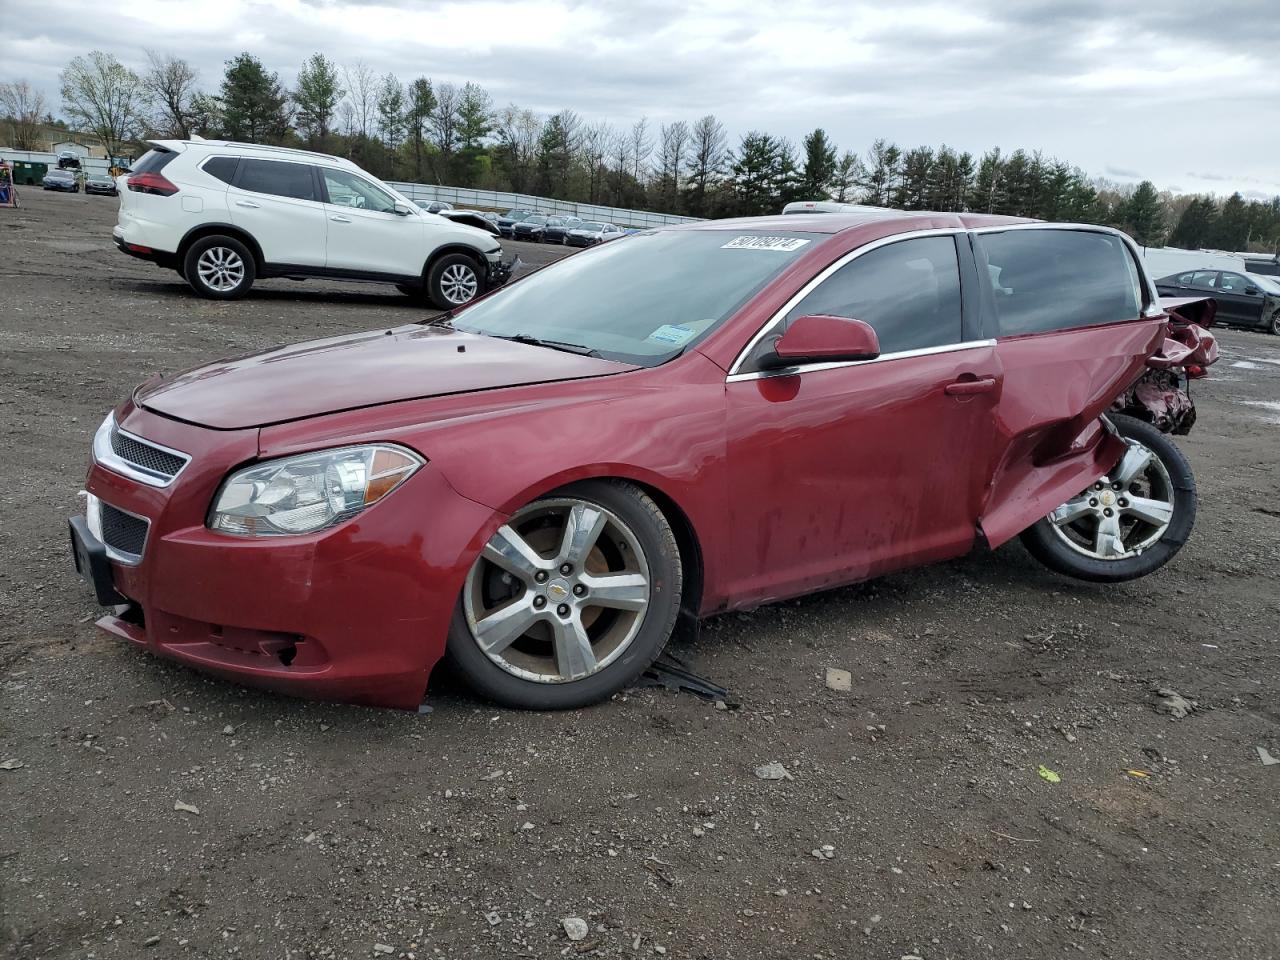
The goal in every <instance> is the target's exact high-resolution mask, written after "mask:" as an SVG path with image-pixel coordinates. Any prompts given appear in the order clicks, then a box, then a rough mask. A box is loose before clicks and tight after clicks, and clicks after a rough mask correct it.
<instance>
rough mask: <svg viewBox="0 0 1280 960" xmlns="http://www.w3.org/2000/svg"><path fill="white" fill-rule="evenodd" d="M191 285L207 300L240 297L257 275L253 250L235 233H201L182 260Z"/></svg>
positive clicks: (185, 275)
mask: <svg viewBox="0 0 1280 960" xmlns="http://www.w3.org/2000/svg"><path fill="white" fill-rule="evenodd" d="M182 275H183V276H184V277H186V278H187V283H189V284H191V289H192V290H194V291H195V292H196V293H198V294H199V295H200V296H202V297H207V298H208V299H210V300H239V299H240V298H241V297H243V296H244V295H245V294H247V293H248V292H249V288H250V287H252V286H253V281H254V278H255V277H256V276H257V268H256V265H255V263H254V259H253V254H252V253H251V252H250V251H249V248H248V247H246V246H245V245H244V244H243V243H241V242H240V241H239V240H237V239H236V238H235V237H227V236H222V235H219V234H215V235H214V236H211V237H201V238H200V239H199V240H197V241H196V242H195V243H193V244H192V245H191V247H190V249H188V250H187V255H186V256H185V257H183V260H182Z"/></svg>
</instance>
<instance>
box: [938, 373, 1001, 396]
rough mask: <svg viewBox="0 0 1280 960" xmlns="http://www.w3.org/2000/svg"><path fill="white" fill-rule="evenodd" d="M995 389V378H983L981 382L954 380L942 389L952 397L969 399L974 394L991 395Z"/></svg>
mask: <svg viewBox="0 0 1280 960" xmlns="http://www.w3.org/2000/svg"><path fill="white" fill-rule="evenodd" d="M995 388H996V378H995V377H983V378H982V379H981V380H956V381H955V382H954V383H948V384H947V385H946V387H945V388H944V389H945V390H946V392H947V393H948V394H950V395H951V396H953V397H971V396H973V395H974V394H976V393H991V392H992V391H993V390H995Z"/></svg>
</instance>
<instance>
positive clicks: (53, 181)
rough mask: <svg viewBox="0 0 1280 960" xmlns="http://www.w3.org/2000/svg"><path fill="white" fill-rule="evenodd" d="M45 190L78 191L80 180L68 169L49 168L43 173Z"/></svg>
mask: <svg viewBox="0 0 1280 960" xmlns="http://www.w3.org/2000/svg"><path fill="white" fill-rule="evenodd" d="M43 185H44V188H45V189H46V190H63V191H66V192H67V193H79V192H80V181H79V180H77V179H76V175H75V174H74V173H72V172H71V171H70V170H50V171H49V172H48V173H46V174H45V175H44V183H43Z"/></svg>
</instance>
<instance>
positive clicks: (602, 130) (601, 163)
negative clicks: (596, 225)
mask: <svg viewBox="0 0 1280 960" xmlns="http://www.w3.org/2000/svg"><path fill="white" fill-rule="evenodd" d="M615 136H616V134H615V133H614V130H613V127H611V126H609V124H608V123H605V122H603V121H602V122H600V123H594V124H592V125H591V126H589V127H585V128H584V129H583V130H582V133H581V134H580V135H579V137H578V144H579V147H578V156H579V158H580V161H581V163H582V165H583V166H584V167H586V170H587V202H588V203H598V202H599V201H600V199H601V198H600V193H601V188H602V187H603V186H604V180H605V175H606V174H607V173H608V167H607V166H606V164H605V157H606V155H607V154H608V152H609V145H610V143H611V142H612V140H613V138H614V137H615Z"/></svg>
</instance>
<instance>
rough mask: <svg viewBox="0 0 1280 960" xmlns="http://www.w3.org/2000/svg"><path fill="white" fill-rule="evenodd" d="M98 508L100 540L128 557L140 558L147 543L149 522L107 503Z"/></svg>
mask: <svg viewBox="0 0 1280 960" xmlns="http://www.w3.org/2000/svg"><path fill="white" fill-rule="evenodd" d="M100 510H101V511H102V512H101V520H102V542H103V543H105V544H106V545H107V546H108V547H110V548H111V549H112V550H114V551H115V552H116V553H120V554H124V555H125V556H126V557H127V558H129V559H136V558H140V557H141V556H142V550H143V548H144V547H145V546H146V545H147V527H148V526H150V524H149V523H148V522H147V521H146V520H145V519H143V518H142V517H135V516H134V515H133V514H131V513H125V512H124V511H123V510H118V509H116V508H115V507H113V506H111V504H109V503H104V504H102V505H101V507H100Z"/></svg>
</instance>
